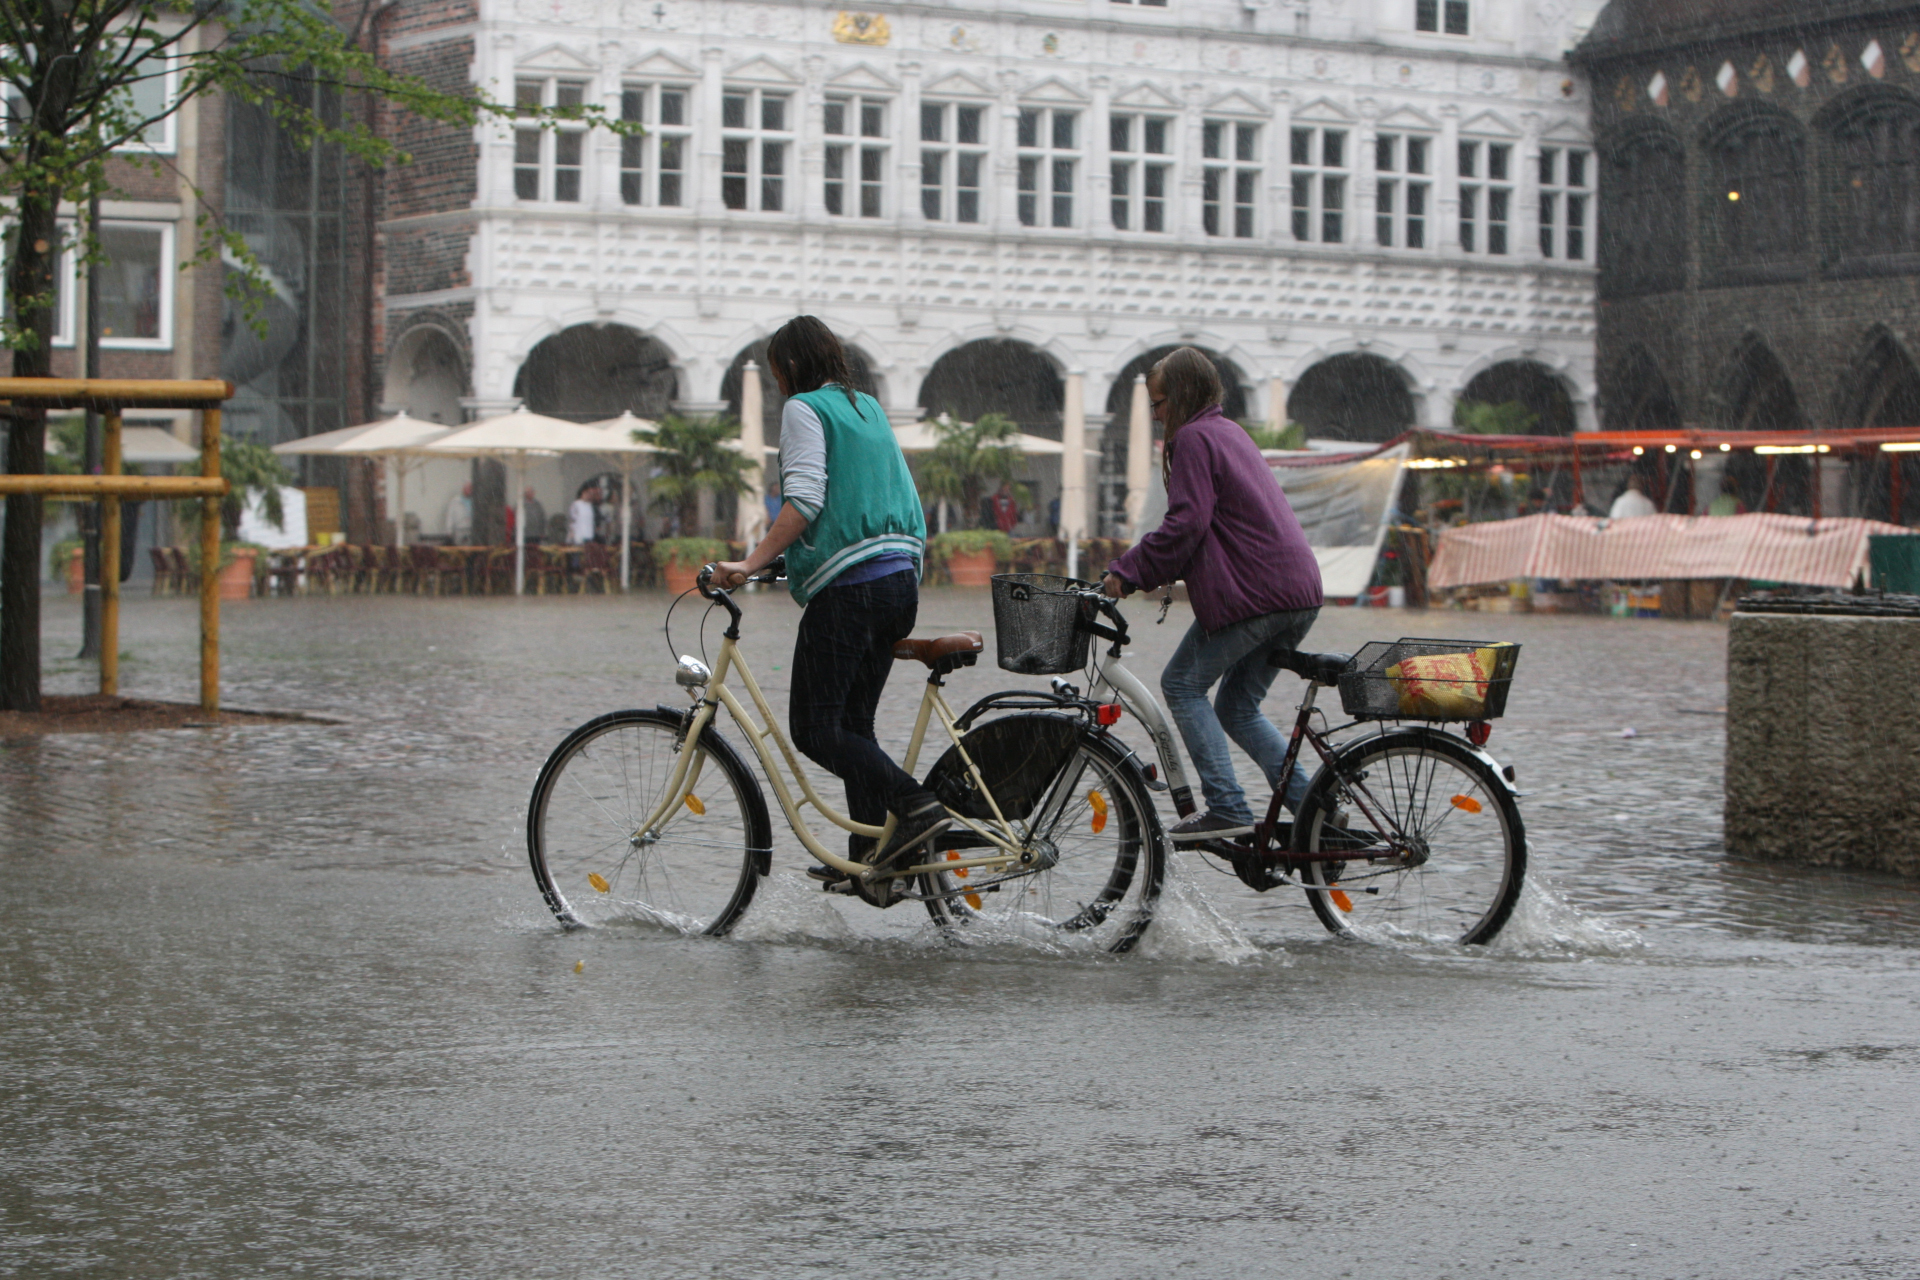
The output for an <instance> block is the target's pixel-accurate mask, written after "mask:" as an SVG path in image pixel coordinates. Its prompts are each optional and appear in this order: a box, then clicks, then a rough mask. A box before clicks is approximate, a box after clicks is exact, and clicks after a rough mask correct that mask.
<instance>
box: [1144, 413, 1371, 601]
mask: <svg viewBox="0 0 1920 1280" xmlns="http://www.w3.org/2000/svg"><path fill="white" fill-rule="evenodd" d="M1342 447H1343V448H1345V449H1352V448H1353V447H1354V446H1352V445H1343V446H1342ZM1408 452H1409V450H1408V447H1407V446H1406V445H1404V444H1397V445H1395V446H1393V448H1391V449H1385V450H1382V451H1381V452H1379V453H1375V454H1369V455H1367V456H1366V457H1364V458H1360V459H1358V460H1356V459H1354V457H1353V455H1352V454H1351V453H1342V454H1336V455H1334V457H1335V458H1336V459H1337V460H1335V461H1328V462H1320V461H1317V460H1315V459H1314V457H1313V455H1312V454H1304V453H1293V454H1289V455H1287V456H1286V457H1285V458H1284V459H1281V458H1279V457H1278V456H1277V455H1276V454H1269V455H1268V458H1267V460H1268V462H1269V463H1270V464H1271V465H1272V468H1273V475H1274V479H1275V480H1277V481H1278V482H1279V484H1280V488H1281V491H1282V492H1284V493H1285V494H1286V495H1287V503H1288V505H1290V506H1292V508H1293V513H1294V514H1295V515H1296V516H1298V517H1299V518H1300V527H1301V528H1302V529H1303V530H1304V531H1305V532H1306V535H1307V545H1308V546H1311V547H1312V548H1313V554H1314V556H1315V558H1316V559H1318V560H1319V561H1320V583H1321V589H1322V591H1324V592H1325V593H1326V594H1327V595H1328V596H1342V597H1345V596H1357V595H1359V594H1361V593H1362V592H1364V591H1365V590H1366V589H1367V584H1368V583H1369V582H1371V581H1372V580H1373V566H1374V562H1375V561H1377V560H1378V559H1379V558H1380V546H1381V544H1382V543H1383V542H1385V541H1386V537H1387V517H1388V516H1389V515H1390V514H1391V513H1392V511H1393V505H1394V499H1395V498H1396V497H1397V496H1398V494H1399V492H1400V473H1401V470H1402V468H1403V466H1404V464H1405V463H1406V460H1407V454H1408ZM1166 514H1167V490H1166V486H1165V485H1164V484H1162V483H1161V480H1160V472H1159V470H1158V469H1155V470H1154V472H1153V474H1152V481H1151V484H1150V486H1149V488H1148V490H1147V502H1146V509H1145V510H1144V511H1143V512H1142V513H1141V519H1140V527H1141V529H1143V530H1149V531H1150V530H1152V529H1155V528H1158V527H1159V524H1160V521H1161V519H1162V518H1163V517H1164V516H1165V515H1166Z"/></svg>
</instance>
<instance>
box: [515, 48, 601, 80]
mask: <svg viewBox="0 0 1920 1280" xmlns="http://www.w3.org/2000/svg"><path fill="white" fill-rule="evenodd" d="M599 69H600V68H599V66H598V65H596V64H595V63H592V62H589V61H587V59H586V58H585V57H583V56H582V55H581V54H579V53H576V52H575V51H574V50H572V49H569V48H567V47H566V46H565V45H561V44H550V45H548V46H547V47H546V48H544V49H541V50H539V51H538V52H536V53H533V54H530V55H528V56H527V57H525V58H522V59H521V60H520V61H519V62H517V63H515V64H514V70H516V71H541V72H545V73H547V74H548V75H591V74H592V73H594V72H595V71H598V70H599Z"/></svg>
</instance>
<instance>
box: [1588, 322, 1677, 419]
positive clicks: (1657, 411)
mask: <svg viewBox="0 0 1920 1280" xmlns="http://www.w3.org/2000/svg"><path fill="white" fill-rule="evenodd" d="M1602 395H1603V400H1602V407H1603V408H1604V410H1605V413H1606V420H1607V429H1608V430H1609V431H1663V430H1672V429H1676V428H1678V427H1679V426H1680V404H1679V402H1678V401H1677V400H1675V399H1674V397H1673V387H1672V385H1671V384H1670V383H1669V382H1668V381H1667V375H1666V374H1665V373H1664V372H1662V370H1661V368H1660V362H1659V361H1658V360H1656V359H1655V358H1654V355H1653V353H1652V352H1651V351H1649V350H1647V349H1646V348H1645V347H1644V346H1641V345H1640V344H1639V343H1637V342H1636V343H1635V344H1633V345H1632V346H1631V347H1628V348H1627V351H1626V354H1625V355H1623V356H1621V357H1620V359H1618V360H1616V361H1615V362H1614V364H1613V368H1612V369H1611V370H1610V371H1609V374H1608V377H1607V382H1606V386H1605V388H1604V390H1603V392H1602Z"/></svg>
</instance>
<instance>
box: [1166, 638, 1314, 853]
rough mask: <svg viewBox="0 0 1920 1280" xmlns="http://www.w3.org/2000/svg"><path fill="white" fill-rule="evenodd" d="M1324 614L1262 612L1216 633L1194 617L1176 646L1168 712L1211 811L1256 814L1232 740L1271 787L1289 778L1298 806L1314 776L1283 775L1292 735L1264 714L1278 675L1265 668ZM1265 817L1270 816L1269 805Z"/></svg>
mask: <svg viewBox="0 0 1920 1280" xmlns="http://www.w3.org/2000/svg"><path fill="white" fill-rule="evenodd" d="M1319 616H1320V610H1318V609H1291V610H1287V611H1285V612H1281V613H1263V614H1261V615H1260V616H1259V617H1256V618H1246V619H1243V620H1241V621H1239V622H1236V623H1233V624H1232V625H1231V626H1225V627H1222V628H1220V629H1219V630H1218V631H1214V632H1211V633H1209V632H1207V631H1203V630H1202V629H1201V627H1200V624H1199V623H1197V622H1196V623H1194V624H1193V627H1192V629H1191V630H1189V631H1188V632H1187V636H1186V639H1184V640H1182V641H1181V642H1180V647H1179V648H1178V649H1175V650H1174V651H1173V657H1172V658H1171V659H1170V660H1169V661H1168V662H1167V669H1166V670H1165V671H1162V672H1161V673H1160V692H1161V694H1162V695H1164V697H1165V699H1166V703H1167V711H1168V712H1169V714H1171V715H1172V716H1173V722H1174V723H1175V724H1176V725H1178V726H1179V727H1180V738H1181V740H1182V741H1183V742H1185V743H1186V744H1187V755H1188V757H1189V758H1191V759H1192V761H1193V767H1194V771H1195V772H1196V773H1198V774H1199V775H1200V791H1201V794H1202V795H1204V796H1205V797H1206V800H1207V811H1208V812H1210V813H1212V814H1213V815H1214V816H1216V817H1220V818H1225V819H1227V820H1228V821H1230V822H1234V823H1250V822H1252V821H1254V814H1253V812H1252V811H1251V810H1250V809H1248V808H1247V796H1246V792H1244V791H1242V790H1241V788H1240V783H1239V781H1238V780H1237V779H1235V778H1234V776H1233V758H1232V756H1230V755H1228V753H1227V739H1228V738H1232V739H1233V741H1234V742H1236V743H1238V744H1239V747H1240V749H1241V750H1242V751H1244V752H1246V753H1247V754H1248V755H1250V756H1252V757H1253V761H1254V763H1255V764H1257V765H1259V766H1260V771H1261V772H1262V773H1264V774H1265V775H1266V777H1267V785H1268V786H1269V787H1272V788H1273V789H1275V790H1279V788H1280V786H1281V783H1282V782H1283V781H1284V782H1285V784H1286V797H1285V804H1286V806H1287V810H1288V811H1289V812H1294V811H1296V810H1297V809H1298V808H1299V805H1300V801H1301V800H1302V799H1303V798H1305V796H1306V793H1307V783H1308V781H1309V774H1308V772H1307V770H1305V769H1301V768H1298V767H1295V769H1294V770H1293V776H1292V777H1290V778H1286V779H1282V778H1281V776H1280V768H1281V766H1282V765H1284V764H1285V763H1286V759H1287V739H1286V738H1285V737H1284V736H1282V735H1281V733H1280V731H1279V730H1278V729H1276V728H1274V727H1273V721H1271V720H1269V719H1267V718H1266V717H1265V716H1264V715H1261V714H1260V702H1261V699H1263V698H1265V697H1266V696H1267V690H1268V689H1269V688H1271V687H1272V686H1273V678H1274V676H1276V675H1278V674H1279V671H1278V669H1277V668H1274V667H1270V666H1268V665H1267V655H1268V654H1269V653H1271V652H1273V651H1274V650H1275V649H1297V648H1299V647H1300V642H1301V641H1302V640H1304V639H1306V638H1307V632H1308V630H1309V629H1311V628H1312V626H1313V620H1314V619H1315V618H1317V617H1319ZM1216 681H1217V682H1218V683H1219V685H1220V690H1219V692H1218V693H1216V694H1214V698H1213V704H1212V705H1211V706H1209V705H1208V704H1207V690H1209V689H1211V688H1212V687H1213V686H1214V683H1215V682H1216ZM1260 816H1261V817H1265V816H1266V815H1265V806H1264V805H1262V806H1261V815H1260Z"/></svg>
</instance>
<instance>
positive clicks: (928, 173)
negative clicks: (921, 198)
mask: <svg viewBox="0 0 1920 1280" xmlns="http://www.w3.org/2000/svg"><path fill="white" fill-rule="evenodd" d="M946 173H947V153H946V152H944V151H922V152H921V153H920V185H921V186H923V187H937V186H939V185H940V184H941V183H942V182H943V181H944V180H945V179H946Z"/></svg>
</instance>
